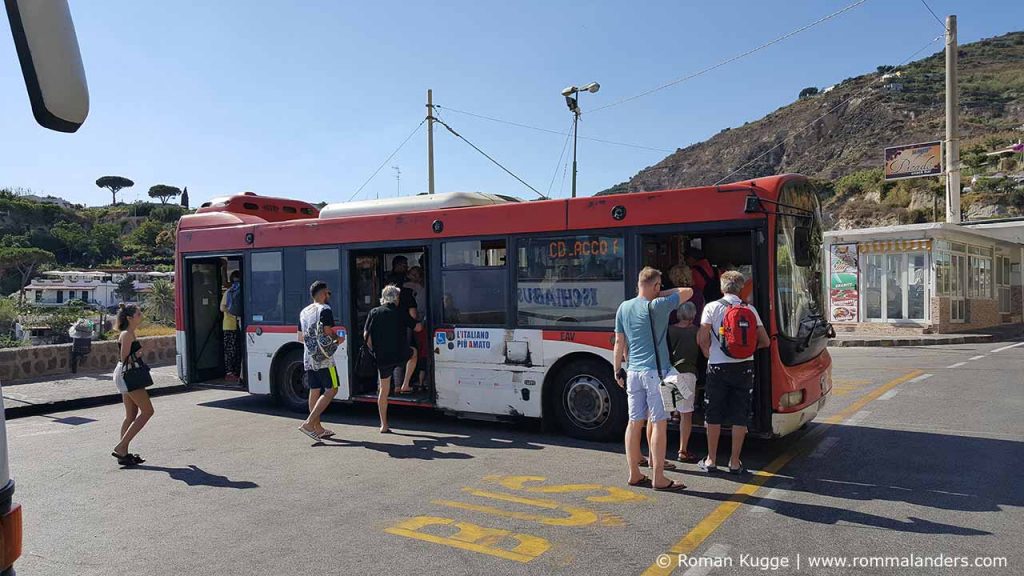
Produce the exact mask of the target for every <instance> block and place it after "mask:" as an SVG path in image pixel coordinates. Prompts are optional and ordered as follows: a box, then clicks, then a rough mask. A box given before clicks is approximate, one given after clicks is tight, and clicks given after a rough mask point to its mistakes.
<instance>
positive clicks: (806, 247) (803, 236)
mask: <svg viewBox="0 0 1024 576" xmlns="http://www.w3.org/2000/svg"><path fill="white" fill-rule="evenodd" d="M793 263H794V264H796V265H797V266H800V267H805V266H810V265H811V263H812V256H811V229H810V228H808V227H807V226H796V227H795V228H793Z"/></svg>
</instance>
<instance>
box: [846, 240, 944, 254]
mask: <svg viewBox="0 0 1024 576" xmlns="http://www.w3.org/2000/svg"><path fill="white" fill-rule="evenodd" d="M931 249H932V241H931V240H876V241H875V242H861V243H860V244H858V245H857V251H858V252H860V253H862V254H864V253H876V254H877V253H882V252H915V251H918V250H931Z"/></svg>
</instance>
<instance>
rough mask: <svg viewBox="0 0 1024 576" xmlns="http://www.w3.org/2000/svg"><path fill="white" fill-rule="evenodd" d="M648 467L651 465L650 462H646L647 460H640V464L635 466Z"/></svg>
mask: <svg viewBox="0 0 1024 576" xmlns="http://www.w3.org/2000/svg"><path fill="white" fill-rule="evenodd" d="M650 465H651V463H650V461H648V460H647V458H641V459H640V463H639V464H637V466H639V467H641V468H647V467H648V466H650Z"/></svg>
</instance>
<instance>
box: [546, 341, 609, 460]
mask: <svg viewBox="0 0 1024 576" xmlns="http://www.w3.org/2000/svg"><path fill="white" fill-rule="evenodd" d="M552 384H553V385H554V389H553V392H554V396H553V401H552V403H551V404H550V406H552V408H553V409H554V411H555V414H556V418H557V420H558V424H559V426H560V427H561V429H562V432H564V433H565V434H567V435H569V436H572V437H573V438H579V439H580V440H596V441H602V442H605V441H609V440H615V439H620V440H621V439H622V434H623V432H624V431H625V428H626V393H625V391H623V390H622V388H620V387H619V385H618V384H617V383H616V382H615V379H614V378H613V377H612V370H611V367H610V366H609V365H608V364H607V363H606V362H603V361H601V360H598V359H596V358H581V359H578V360H573V361H571V362H570V363H569V364H567V365H566V366H565V367H563V368H562V369H561V370H560V371H559V372H558V374H557V375H556V376H555V379H554V380H553V381H552Z"/></svg>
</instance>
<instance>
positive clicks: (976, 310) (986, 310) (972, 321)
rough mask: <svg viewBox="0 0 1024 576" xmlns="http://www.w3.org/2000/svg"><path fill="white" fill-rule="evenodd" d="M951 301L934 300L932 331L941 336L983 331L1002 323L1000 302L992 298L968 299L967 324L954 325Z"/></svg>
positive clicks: (938, 298) (945, 299)
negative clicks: (951, 314) (950, 318)
mask: <svg viewBox="0 0 1024 576" xmlns="http://www.w3.org/2000/svg"><path fill="white" fill-rule="evenodd" d="M950 304H951V303H950V299H949V298H948V297H936V298H932V331H933V332H936V333H939V334H948V333H955V332H963V331H965V330H981V329H983V328H989V327H992V326H998V325H999V324H1001V323H1002V317H1001V315H1000V314H999V301H998V300H995V299H991V298H968V300H967V320H968V321H967V322H960V323H953V322H950V321H949V316H950Z"/></svg>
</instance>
